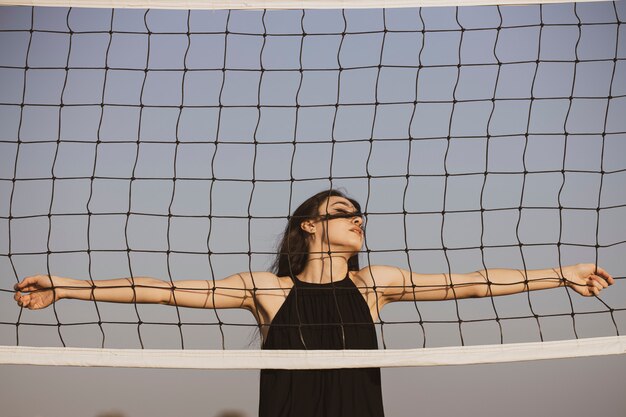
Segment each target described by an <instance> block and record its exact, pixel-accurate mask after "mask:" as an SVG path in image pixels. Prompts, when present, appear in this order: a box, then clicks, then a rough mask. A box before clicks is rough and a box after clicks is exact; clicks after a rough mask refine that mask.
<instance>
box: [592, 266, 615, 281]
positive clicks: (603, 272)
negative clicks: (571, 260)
mask: <svg viewBox="0 0 626 417" xmlns="http://www.w3.org/2000/svg"><path fill="white" fill-rule="evenodd" d="M596 274H597V275H599V276H601V277H602V278H603V279H604V280H606V282H608V283H609V285H611V284H614V283H615V280H614V279H613V277H612V276H611V274H609V273H608V272H606V270H605V269H603V268H600V267H597V268H596Z"/></svg>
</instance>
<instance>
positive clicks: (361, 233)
mask: <svg viewBox="0 0 626 417" xmlns="http://www.w3.org/2000/svg"><path fill="white" fill-rule="evenodd" d="M350 231H352V232H354V233H356V234H358V235H359V236H363V229H361V228H360V227H353V228H351V229H350Z"/></svg>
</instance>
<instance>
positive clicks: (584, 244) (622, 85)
mask: <svg viewBox="0 0 626 417" xmlns="http://www.w3.org/2000/svg"><path fill="white" fill-rule="evenodd" d="M2 3H4V2H2ZM10 3H12V4H16V3H19V2H10ZM246 3H249V2H246ZM348 3H349V2H346V5H344V7H350V6H354V7H372V6H371V5H368V4H365V3H364V2H360V3H359V2H355V3H349V4H348ZM300 4H301V6H300V7H302V4H303V3H300ZM305 4H306V7H307V9H304V10H234V9H237V8H239V7H240V5H236V4H235V2H233V4H231V6H230V7H231V9H228V10H201V9H202V8H203V7H204V6H206V3H204V2H202V3H201V4H200V3H199V4H195V3H194V4H191V3H190V2H185V7H190V6H189V5H191V7H197V9H194V10H161V9H154V8H147V9H145V10H143V9H121V8H115V9H98V8H93V9H88V8H64V7H52V8H44V7H17V6H14V7H2V8H0V39H1V41H0V51H1V52H0V82H1V88H0V149H1V150H0V158H1V163H0V230H1V232H0V233H1V236H2V240H1V242H0V271H1V272H2V273H1V278H0V279H1V281H0V311H1V312H2V313H1V315H0V345H4V346H3V347H2V348H0V362H1V363H23V364H48V365H50V364H59V365H92V366H149V367H182V368H186V367H193V368H291V369H303V368H328V367H334V368H341V367H356V366H358V367H370V366H407V365H434V364H458V363H484V362H499V361H515V360H533V359H546V358H556V357H572V356H589V355H603V354H616V353H624V352H625V351H626V340H625V339H624V336H622V335H623V334H624V331H625V330H626V297H625V295H626V284H625V282H624V276H625V275H626V273H625V271H626V261H625V259H626V257H624V253H625V252H624V249H625V247H626V222H624V221H623V220H624V218H626V187H624V184H625V183H626V117H624V115H625V114H626V39H625V38H624V37H625V36H626V32H625V29H624V25H623V22H624V17H625V15H626V7H625V6H624V3H623V2H598V3H596V2H594V3H573V4H558V5H542V4H536V5H529V6H518V7H504V6H497V5H494V6H487V7H461V6H463V5H464V4H465V3H463V2H458V4H459V7H441V8H426V7H424V8H415V7H414V8H398V9H393V8H388V9H380V8H378V9H373V8H365V9H362V10H357V9H347V8H346V9H342V10H330V9H329V10H313V8H314V7H327V6H324V3H319V4H317V3H316V5H310V4H309V3H308V2H306V3H305ZM342 4H343V3H342ZM378 4H379V5H380V3H378ZM37 5H55V6H61V5H62V4H59V3H58V2H45V1H44V2H37ZM85 5H94V6H103V5H104V6H109V7H113V6H114V7H122V5H121V4H118V3H116V2H109V3H107V4H100V3H98V2H85ZM124 5H127V6H129V7H133V6H136V7H161V6H164V7H170V6H172V5H170V4H162V3H161V2H153V3H150V4H148V5H146V2H143V3H141V4H139V3H137V4H131V2H124ZM150 5H153V6H150ZM213 5H215V3H213ZM384 5H385V6H387V7H394V6H408V5H407V4H403V3H402V2H399V3H397V4H396V3H394V4H391V3H389V2H385V3H384ZM411 5H414V3H412V4H411ZM420 5H428V4H427V3H420ZM251 7H252V8H254V7H266V5H265V3H263V4H260V3H259V4H256V3H254V2H252V4H251ZM275 7H276V8H281V7H286V8H288V7H293V5H292V4H291V3H281V2H276V3H275ZM328 188H339V189H343V190H345V191H346V192H347V193H348V195H349V196H351V197H353V198H355V199H356V200H358V201H360V202H361V205H362V209H363V210H362V211H363V213H364V216H365V219H366V230H367V234H366V238H365V244H364V247H363V250H362V253H361V254H360V261H361V265H367V264H371V265H376V264H386V265H397V266H399V267H401V268H405V269H407V270H410V271H414V272H424V273H433V272H442V273H452V272H470V271H474V270H481V269H489V268H503V267H506V268H514V269H519V270H520V271H526V270H530V269H543V268H552V267H554V268H555V269H559V268H561V267H563V266H565V265H569V264H572V263H578V262H592V263H596V264H598V265H600V266H602V267H603V268H605V269H606V270H608V271H609V272H610V273H611V274H612V275H613V276H614V277H615V278H616V283H615V285H613V286H612V287H610V288H609V289H607V290H605V291H603V292H602V293H601V295H600V296H595V297H580V296H579V295H577V294H575V293H574V292H573V291H572V290H571V289H568V288H566V287H560V288H555V289H552V290H545V291H538V292H537V291H536V292H528V293H522V294H517V295H511V296H503V297H485V298H481V299H467V300H450V301H440V302H419V301H413V302H402V303H394V304H392V305H388V306H386V307H385V309H384V310H383V311H382V312H381V316H380V320H379V321H378V322H377V323H376V324H375V325H376V328H377V331H378V338H379V344H380V346H381V349H380V350H378V351H354V350H341V351H262V350H259V349H258V347H259V341H260V339H261V337H260V335H259V333H260V329H259V327H258V325H257V324H256V322H255V321H254V320H253V318H252V316H251V315H250V314H248V313H246V312H242V311H236V310H214V309H187V308H182V307H178V306H174V307H170V306H161V305H143V304H132V303H131V304H128V305H122V304H112V303H103V302H95V301H74V300H62V301H60V302H58V303H55V304H53V305H52V306H51V307H49V308H47V309H45V310H40V311H29V310H25V309H21V308H20V307H18V306H17V305H16V304H15V302H14V301H13V295H14V290H13V285H14V284H15V283H16V282H18V281H20V280H21V279H23V278H24V277H25V276H29V275H34V274H38V273H44V274H48V275H57V276H68V277H73V278H81V279H85V280H90V281H92V282H94V281H96V280H100V279H110V278H119V277H131V278H132V277H139V276H153V277H157V278H161V279H164V280H166V281H170V282H173V281H176V280H181V279H197V280H211V281H212V282H214V283H215V285H217V286H218V287H219V280H220V278H223V277H226V276H229V275H232V274H234V273H237V272H241V271H262V270H267V269H268V268H269V267H270V265H271V263H272V259H273V258H274V257H275V256H276V254H277V249H276V244H277V242H276V240H277V238H278V236H279V235H278V234H279V233H280V231H282V230H283V229H284V228H285V225H286V222H287V219H288V218H289V216H290V214H291V213H292V212H293V210H294V208H295V207H297V206H298V205H299V204H300V203H301V202H302V201H303V200H304V199H306V198H307V197H309V196H310V195H312V194H315V193H316V192H319V191H321V190H324V189H328ZM523 276H524V274H520V282H523ZM417 285H419V283H417ZM373 290H374V291H376V289H375V288H374V289H373Z"/></svg>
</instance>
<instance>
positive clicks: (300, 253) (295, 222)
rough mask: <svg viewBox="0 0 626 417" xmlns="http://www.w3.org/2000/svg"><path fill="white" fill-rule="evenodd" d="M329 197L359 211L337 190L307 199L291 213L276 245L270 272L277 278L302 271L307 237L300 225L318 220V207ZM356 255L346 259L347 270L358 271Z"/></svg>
mask: <svg viewBox="0 0 626 417" xmlns="http://www.w3.org/2000/svg"><path fill="white" fill-rule="evenodd" d="M329 197H343V198H345V199H347V200H348V201H350V202H351V203H352V204H353V205H354V207H355V208H356V209H357V211H361V205H360V204H359V203H358V202H357V201H356V200H353V199H351V198H350V197H348V196H346V195H345V194H344V193H342V192H341V191H338V190H334V189H330V190H326V191H321V192H319V193H317V194H315V195H314V196H311V197H309V198H308V199H307V200H305V201H304V202H303V203H302V204H300V206H299V207H298V208H297V209H296V210H295V211H294V212H293V214H292V215H291V216H290V217H289V221H288V222H287V227H285V232H284V233H283V237H282V238H281V240H280V243H279V245H278V253H277V254H276V259H275V260H274V263H273V264H272V272H273V273H275V274H276V275H278V276H279V277H284V276H289V275H292V274H293V275H298V274H299V273H300V272H302V271H303V270H304V267H305V266H306V262H307V260H308V257H309V243H308V239H309V235H308V233H306V232H305V231H304V230H302V228H301V227H300V224H301V223H302V222H303V221H305V220H308V219H315V218H318V217H319V215H320V213H319V207H320V205H321V204H322V203H323V202H324V201H326V199H328V198H329ZM359 269H360V268H359V256H358V254H356V255H354V256H352V257H351V258H350V259H348V270H349V271H358V270H359Z"/></svg>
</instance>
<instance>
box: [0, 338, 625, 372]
mask: <svg viewBox="0 0 626 417" xmlns="http://www.w3.org/2000/svg"><path fill="white" fill-rule="evenodd" d="M624 353H626V336H612V337H598V338H588V339H579V340H564V341H552V342H532V343H509V344H506V345H481V346H462V347H438V348H426V349H423V348H417V349H387V350H309V351H306V350H191V349H188V350H167V349H142V350H137V349H94V348H50V347H27V346H0V364H2V365H24V364H28V365H55V366H103V367H116V368H177V369H313V368H322V369H338V368H370V367H406V366H441V365H469V364H487V363H503V362H521V361H531V360H533V361H534V360H543V359H563V358H580V357H590V356H600V355H618V354H624Z"/></svg>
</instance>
